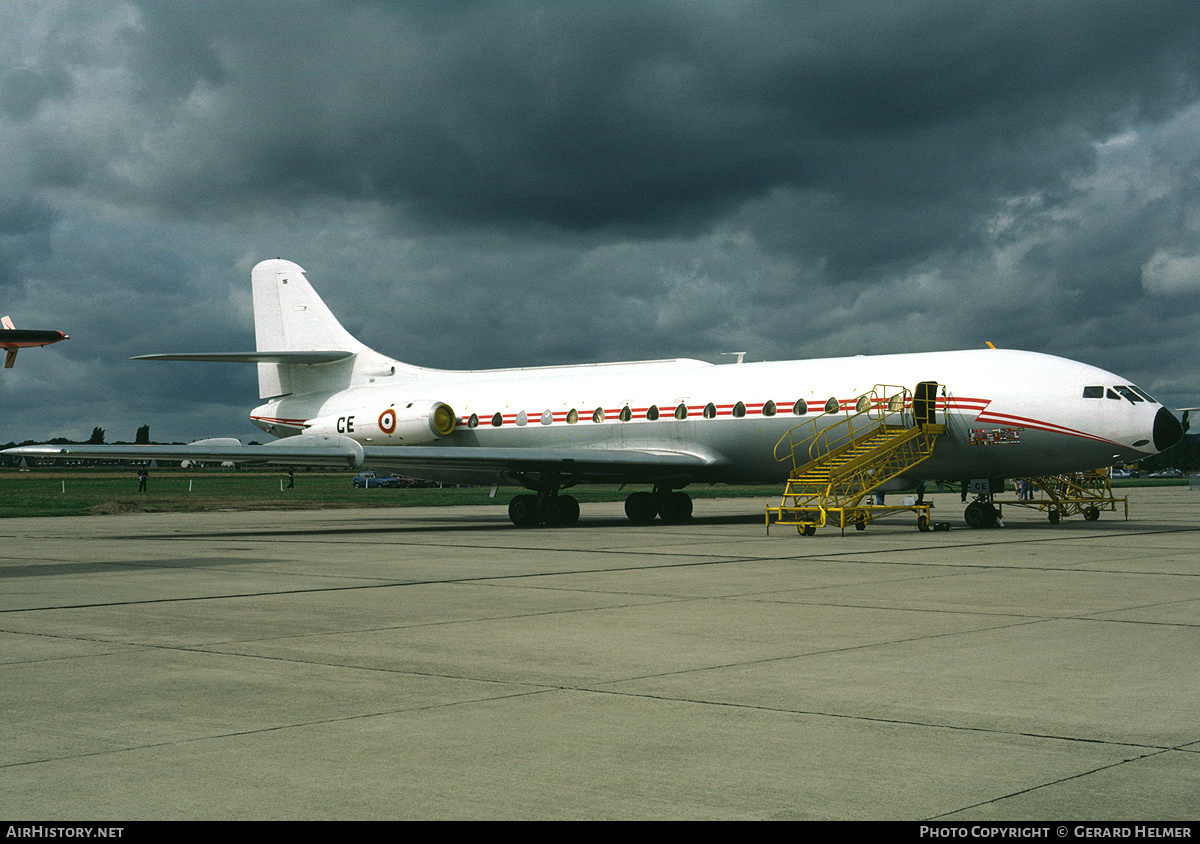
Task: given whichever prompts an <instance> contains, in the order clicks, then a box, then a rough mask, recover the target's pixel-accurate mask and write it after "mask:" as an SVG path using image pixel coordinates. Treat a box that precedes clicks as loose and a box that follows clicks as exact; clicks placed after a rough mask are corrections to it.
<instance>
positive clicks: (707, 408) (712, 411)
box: [704, 402, 717, 419]
mask: <svg viewBox="0 0 1200 844" xmlns="http://www.w3.org/2000/svg"><path fill="white" fill-rule="evenodd" d="M704 418H705V419H716V418H717V406H716V405H715V404H713V403H712V402H709V403H708V404H706V405H704Z"/></svg>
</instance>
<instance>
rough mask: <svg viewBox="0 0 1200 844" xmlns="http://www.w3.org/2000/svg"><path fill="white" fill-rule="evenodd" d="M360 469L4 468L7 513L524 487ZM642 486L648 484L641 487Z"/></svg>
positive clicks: (415, 502) (693, 490)
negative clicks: (142, 479) (371, 482)
mask: <svg viewBox="0 0 1200 844" xmlns="http://www.w3.org/2000/svg"><path fill="white" fill-rule="evenodd" d="M352 474H353V473H339V472H297V473H296V487H295V489H282V488H281V486H286V483H287V481H286V473H285V472H262V471H251V472H231V471H217V470H197V471H186V470H182V469H180V470H171V469H154V470H151V472H150V482H149V484H148V485H147V491H146V492H144V493H139V492H138V491H137V488H138V480H137V472H136V470H135V469H118V470H88V469H48V470H35V471H27V472H19V471H16V470H3V471H0V518H12V517H14V516H78V515H95V514H102V513H133V512H143V513H154V512H179V511H199V510H314V509H330V508H338V507H429V506H438V505H454V504H458V505H472V504H492V505H504V506H507V505H508V500H509V499H510V498H511V497H512V496H513V495H515V494H516V493H517V492H519V491H520V490H517V489H515V488H511V487H503V488H501V489H500V490H499V491H498V492H497V493H496V497H495V498H491V497H490V493H491V488H490V487H466V488H455V487H449V488H445V489H437V488H435V489H355V488H354V487H353V486H351V484H350V478H351V477H352ZM637 488H638V489H641V488H643V487H637ZM631 491H632V488H630V489H626V490H624V491H619V490H618V487H617V486H615V485H607V486H587V487H581V488H577V489H572V490H570V492H571V494H572V495H574V496H575V497H576V498H578V499H579V500H580V501H581V502H588V501H623V500H624V499H625V496H626V495H628V494H629V492H631ZM781 491H782V487H775V486H769V487H728V486H715V487H707V486H704V487H689V488H688V492H689V494H691V495H692V497H693V498H704V497H717V496H729V495H747V496H757V497H760V498H777V497H778V496H779V494H780V492H781Z"/></svg>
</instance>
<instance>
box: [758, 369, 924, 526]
mask: <svg viewBox="0 0 1200 844" xmlns="http://www.w3.org/2000/svg"><path fill="white" fill-rule="evenodd" d="M937 391H938V384H936V383H935V382H932V381H924V382H922V383H920V384H918V385H917V392H916V396H915V400H914V396H913V394H912V393H910V392H909V390H907V389H906V388H904V387H893V386H889V385H884V384H877V385H876V386H875V387H874V389H872V390H871V391H870V392H869V393H866V394H864V395H862V396H859V397H858V398H857V399H856V400H855V401H854V402H853V404H851V405H850V406H849V407H848V408H847V409H846V410H844V411H843V410H841V409H840V408H839V409H838V410H835V411H832V412H827V413H823V414H821V415H820V416H817V417H814V418H813V419H810V420H809V421H807V422H804V423H802V424H800V425H797V426H796V427H794V428H792V429H791V430H789V431H788V432H787V433H786V434H784V435H783V437H782V438H781V439H780V440H779V442H778V443H776V444H775V459H776V460H778V461H780V462H781V463H783V462H788V461H790V462H791V464H792V471H791V473H790V476H789V478H788V482H787V487H786V489H785V490H784V493H783V502H782V503H781V504H780V505H779V506H778V507H767V508H766V523H767V531H768V532H770V530H771V523H772V517H774V523H775V524H785V525H795V526H796V529H797V530H798V531H799V532H800V533H801V535H803V536H812V535H813V534H814V533H816V532H817V528H818V527H825V526H826V525H828V524H833V525H835V526H837V527H840V528H841V529H842V534H843V535H844V534H845V532H846V525H848V524H850V523H851V522H853V523H854V527H855V528H856V529H858V530H862V529H863V528H865V527H866V526H867V522H869V521H871V520H873V519H876V518H878V517H880V516H884V515H888V514H890V513H897V512H902V511H905V510H908V511H911V512H915V513H916V514H917V527H918V529H920V530H922V531H927V530H929V508H930V506H931V505H929V504H904V505H895V504H876V503H874V501H875V497H874V495H873V494H872V493H873V492H874V491H875V490H876V489H877V488H878V487H880V486H882V485H883V484H884V483H886V482H887V481H889V480H891V479H892V478H895V477H896V476H898V475H901V474H903V473H904V472H906V471H908V470H909V469H911V468H912V467H913V466H916V465H917V464H918V463H921V462H922V461H924V460H926V459H927V458H928V457H929V456H930V455H931V454H933V444H934V442H936V440H937V438H938V436H939V435H940V434H943V433H945V432H946V426H945V425H940V424H936V410H935V408H936V400H937ZM831 417H834V418H836V421H833V420H831ZM837 417H841V418H837ZM868 495H870V498H868ZM864 499H866V502H864ZM867 502H869V503H867Z"/></svg>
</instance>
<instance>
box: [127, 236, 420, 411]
mask: <svg viewBox="0 0 1200 844" xmlns="http://www.w3.org/2000/svg"><path fill="white" fill-rule="evenodd" d="M250 278H251V285H252V288H253V294H254V340H255V349H256V350H255V351H254V352H206V353H189V354H159V355H140V356H138V358H137V359H138V360H200V361H240V362H244V363H256V364H258V395H259V398H263V399H274V398H281V397H283V396H289V395H297V396H299V395H308V394H314V393H315V394H322V393H323V394H332V393H336V392H338V391H340V390H345V389H348V388H350V387H357V386H365V385H367V384H373V383H379V382H380V381H381V380H383V379H385V378H392V377H395V376H400V377H403V376H404V374H406V373H412V372H416V371H418V367H413V366H408V365H407V364H403V363H400V362H399V361H397V360H394V359H392V358H389V357H387V356H386V355H382V354H380V353H379V352H376V351H374V350H373V349H370V348H368V347H367V346H365V345H363V344H362V343H360V342H359V341H358V340H357V339H355V337H354V336H353V335H351V334H350V332H348V331H347V330H346V329H345V328H343V327H342V324H341V323H340V322H338V320H337V317H335V316H334V315H333V312H332V311H330V310H329V307H328V306H327V305H326V304H325V303H324V302H323V301H322V300H321V297H320V296H318V295H317V292H316V291H315V290H313V288H312V285H310V284H309V283H308V279H307V278H305V275H304V269H303V268H302V267H300V265H298V264H295V263H293V262H291V261H285V260H283V259H281V258H273V259H271V260H267V261H262V262H260V263H258V264H257V265H255V267H254V269H253V270H252V271H251V275H250Z"/></svg>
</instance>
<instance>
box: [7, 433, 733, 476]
mask: <svg viewBox="0 0 1200 844" xmlns="http://www.w3.org/2000/svg"><path fill="white" fill-rule="evenodd" d="M0 454H4V455H7V456H12V457H35V458H36V457H41V458H53V457H83V458H92V459H104V460H113V459H117V460H160V461H175V460H202V461H214V462H218V461H219V462H227V461H228V462H234V463H240V464H243V465H255V464H274V465H283V466H334V467H338V466H345V467H347V468H350V469H358V468H363V467H366V468H385V469H389V470H395V471H401V472H404V473H406V474H410V475H414V476H416V477H425V478H430V479H438V478H440V477H450V476H464V475H475V476H482V475H485V474H487V475H494V476H496V477H500V476H502V475H503V474H504V473H517V474H520V473H525V472H558V473H559V474H561V475H562V476H564V477H565V478H587V479H592V480H611V481H613V482H625V481H632V480H635V479H638V478H660V477H687V478H695V479H699V478H701V477H706V476H708V475H711V474H714V473H716V472H717V471H718V470H719V469H721V468H722V466H723V461H722V460H720V459H719V458H717V457H716V456H714V455H712V454H707V453H704V452H701V451H686V452H685V451H677V450H671V449H659V448H654V447H642V448H622V449H611V448H573V449H553V448H486V447H479V448H476V447H465V446H366V447H364V446H362V445H361V444H360V443H358V442H356V441H355V440H352V439H350V438H348V437H339V436H320V435H313V434H305V435H302V436H294V437H286V438H284V439H281V440H276V441H274V442H272V443H268V444H267V445H242V444H241V442H240V441H239V440H237V439H234V438H216V439H210V440H201V441H199V442H194V443H189V444H188V445H174V446H171V445H33V446H18V447H16V448H9V449H5V450H4V451H3V452H0Z"/></svg>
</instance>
